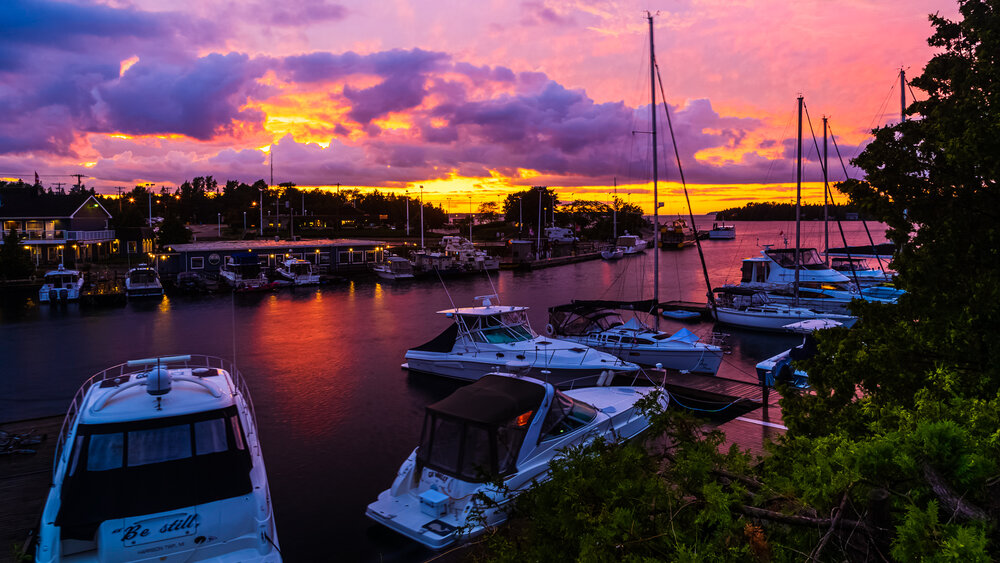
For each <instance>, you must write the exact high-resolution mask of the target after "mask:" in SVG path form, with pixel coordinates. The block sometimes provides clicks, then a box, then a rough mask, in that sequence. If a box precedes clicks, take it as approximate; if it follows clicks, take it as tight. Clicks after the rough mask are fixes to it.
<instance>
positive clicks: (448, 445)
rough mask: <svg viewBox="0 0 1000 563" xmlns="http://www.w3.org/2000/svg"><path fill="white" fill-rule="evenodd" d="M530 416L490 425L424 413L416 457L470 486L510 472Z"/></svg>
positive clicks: (513, 467) (528, 412)
mask: <svg viewBox="0 0 1000 563" xmlns="http://www.w3.org/2000/svg"><path fill="white" fill-rule="evenodd" d="M532 414H533V412H532V411H527V412H525V413H522V414H521V415H519V416H517V417H514V418H513V419H511V420H508V421H506V422H505V423H502V424H499V425H496V426H493V425H488V424H482V423H478V422H473V421H470V420H464V419H461V418H455V417H451V416H447V415H444V414H440V413H436V412H428V413H427V416H426V417H425V418H424V428H423V433H422V434H421V439H420V447H419V449H418V450H417V458H418V460H419V461H420V463H421V464H423V465H425V466H427V467H429V468H431V469H435V470H437V471H440V472H442V473H445V474H447V475H451V476H453V477H457V478H459V479H462V480H465V481H470V482H474V483H485V482H487V481H489V480H490V479H492V478H493V477H496V476H503V475H507V474H510V473H513V472H514V471H516V470H517V456H518V454H519V452H520V451H521V444H522V443H523V442H524V436H525V434H526V433H527V431H528V425H529V423H530V422H531V416H532Z"/></svg>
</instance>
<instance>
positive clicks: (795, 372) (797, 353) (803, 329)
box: [757, 319, 841, 389]
mask: <svg viewBox="0 0 1000 563" xmlns="http://www.w3.org/2000/svg"><path fill="white" fill-rule="evenodd" d="M837 326H841V324H840V323H839V322H837V321H835V320H832V319H814V320H808V321H799V322H795V323H792V324H789V325H785V327H784V328H785V329H786V330H789V331H791V332H798V333H801V334H802V343H801V344H799V345H797V346H794V347H792V348H789V349H788V350H785V351H784V352H781V353H780V354H776V355H774V356H771V357H770V358H768V359H766V360H761V361H760V362H758V363H757V379H758V380H759V381H760V384H761V385H766V386H768V387H774V383H775V382H776V381H784V382H785V383H788V384H790V385H792V386H793V387H798V388H799V389H806V388H808V387H809V374H807V373H806V372H805V371H803V370H800V369H795V368H793V367H792V362H793V361H794V360H804V359H807V358H810V357H812V356H813V355H815V354H816V339H815V338H813V335H812V333H813V332H814V331H817V330H823V329H827V328H833V327H837Z"/></svg>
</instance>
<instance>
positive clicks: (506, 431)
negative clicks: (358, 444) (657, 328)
mask: <svg viewBox="0 0 1000 563" xmlns="http://www.w3.org/2000/svg"><path fill="white" fill-rule="evenodd" d="M653 389H655V388H653V387H590V388H585V389H574V390H570V391H565V392H561V391H558V390H556V389H555V388H554V387H553V386H552V385H551V384H548V383H545V382H542V381H539V380H537V379H533V378H528V377H518V376H514V375H510V374H501V373H493V374H489V375H486V376H484V377H482V378H481V379H480V380H479V381H476V382H475V383H473V384H471V385H468V386H466V387H462V388H460V389H458V390H457V391H455V392H454V393H452V394H451V395H450V396H448V397H447V398H445V399H443V400H441V401H438V402H437V403H434V404H432V405H430V406H428V407H427V410H426V414H425V416H424V426H423V433H422V435H421V438H420V445H419V446H417V448H416V449H415V450H413V452H412V453H411V454H410V456H409V457H408V458H407V459H406V461H405V462H403V465H402V467H400V469H399V473H398V474H397V476H396V479H395V480H394V481H393V483H392V486H391V487H390V488H389V489H387V490H385V491H383V492H382V493H380V494H379V496H378V500H376V501H375V502H373V503H371V504H369V505H368V510H367V512H366V514H367V516H368V517H369V518H371V519H373V520H375V521H376V522H378V523H380V524H383V525H385V526H387V527H389V528H391V529H393V530H395V531H397V532H399V533H400V534H403V535H404V536H406V537H408V538H410V539H412V540H414V541H417V542H420V543H421V544H423V545H425V546H427V547H430V548H432V549H441V548H444V547H447V546H448V545H451V544H453V543H455V542H458V541H464V540H466V539H469V538H472V537H475V536H477V535H479V534H482V533H483V532H484V531H485V530H486V528H488V527H490V526H495V525H497V524H500V523H502V522H504V521H505V520H506V519H507V511H508V510H509V508H510V504H511V502H512V501H513V500H514V498H515V497H516V496H517V495H518V494H519V493H521V492H523V491H524V490H526V489H527V488H529V487H531V486H532V485H533V484H534V483H535V482H541V481H545V480H546V479H548V477H549V464H550V463H551V461H552V459H553V458H554V457H556V456H557V455H559V452H560V451H562V450H565V449H566V448H570V447H573V446H579V445H583V444H586V443H589V442H590V441H592V440H594V439H595V438H597V437H604V438H605V439H607V440H610V441H619V440H628V439H631V438H633V437H635V436H636V435H638V434H639V433H641V432H642V431H644V430H646V429H647V428H648V427H649V421H648V419H647V418H646V417H645V416H644V415H643V414H641V413H640V412H638V411H637V409H636V408H635V403H636V401H637V400H639V399H640V398H642V397H644V396H646V394H647V393H649V392H651V390H653ZM658 400H659V403H660V406H661V407H663V408H666V405H667V401H668V396H667V395H666V393H661V395H660V397H659V399H658ZM497 480H502V483H503V486H502V488H498V487H497V486H496V485H495V484H493V483H495V482H496V481H497ZM482 496H485V497H486V498H489V499H492V500H493V501H494V502H491V503H484V502H483V500H482V498H481V497H482Z"/></svg>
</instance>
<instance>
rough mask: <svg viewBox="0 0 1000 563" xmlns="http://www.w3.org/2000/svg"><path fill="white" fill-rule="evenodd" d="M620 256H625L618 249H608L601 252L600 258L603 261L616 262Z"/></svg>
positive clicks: (622, 251) (623, 252)
mask: <svg viewBox="0 0 1000 563" xmlns="http://www.w3.org/2000/svg"><path fill="white" fill-rule="evenodd" d="M622 256H625V251H624V250H622V249H621V248H618V247H615V248H608V249H606V250H602V251H601V258H603V259H605V260H617V259H619V258H621V257H622Z"/></svg>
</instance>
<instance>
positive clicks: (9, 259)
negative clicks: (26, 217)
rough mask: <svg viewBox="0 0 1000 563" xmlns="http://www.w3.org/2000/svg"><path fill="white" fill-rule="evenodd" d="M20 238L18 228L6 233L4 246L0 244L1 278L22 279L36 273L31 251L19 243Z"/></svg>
mask: <svg viewBox="0 0 1000 563" xmlns="http://www.w3.org/2000/svg"><path fill="white" fill-rule="evenodd" d="M20 240H21V239H20V237H18V236H17V229H11V230H10V232H8V233H7V234H5V235H4V237H3V246H0V279H7V280H22V279H27V278H28V277H30V276H31V274H33V273H35V266H34V264H32V263H31V253H30V252H28V250H27V249H25V248H24V247H22V246H21V245H20V244H19V242H20Z"/></svg>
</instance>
